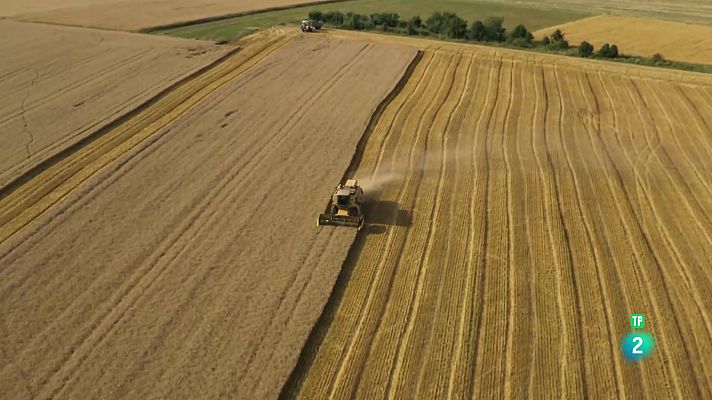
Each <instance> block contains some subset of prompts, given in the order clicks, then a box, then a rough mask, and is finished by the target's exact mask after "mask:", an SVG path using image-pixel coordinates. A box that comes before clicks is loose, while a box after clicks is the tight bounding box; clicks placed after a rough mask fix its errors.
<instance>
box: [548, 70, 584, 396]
mask: <svg viewBox="0 0 712 400" xmlns="http://www.w3.org/2000/svg"><path fill="white" fill-rule="evenodd" d="M551 68H552V69H555V68H556V65H554V66H552V67H551ZM542 74H544V70H543V69H542ZM542 80H543V82H544V86H543V88H544V97H545V99H546V102H547V104H548V103H549V97H550V96H549V89H548V88H547V85H546V83H547V80H546V78H545V76H544V75H542ZM557 94H558V95H559V96H560V95H561V94H560V93H557ZM557 103H558V106H559V107H558V113H557V114H558V117H556V120H557V121H558V124H557V125H555V127H556V128H558V129H559V130H561V129H562V127H561V123H562V122H561V119H562V114H563V110H562V106H563V104H562V103H561V100H560V99H559V101H558V102H557ZM546 114H547V115H546V118H548V115H549V108H548V107H547V112H546ZM549 136H551V132H550V130H549V127H548V125H546V124H545V129H544V132H543V138H544V148H545V149H546V159H547V164H548V167H549V171H550V172H551V185H552V186H553V192H554V193H555V196H554V200H555V205H552V208H554V207H555V208H556V218H555V219H556V222H557V225H558V232H557V234H556V236H557V237H556V238H554V234H552V232H554V231H555V229H554V228H553V227H552V225H551V222H552V219H551V218H548V219H549V232H550V241H551V246H552V250H553V252H554V254H555V259H556V273H557V278H556V282H557V293H558V302H559V307H560V309H561V313H562V314H561V321H562V325H565V324H566V322H565V321H571V318H567V317H566V311H565V310H566V307H565V305H564V299H563V296H564V294H563V290H564V284H565V283H568V282H566V281H564V278H563V275H562V270H563V269H564V267H565V268H566V269H567V270H568V271H569V273H571V271H572V269H573V256H572V255H571V244H570V240H569V234H568V231H567V228H566V223H565V221H566V220H565V218H564V214H563V210H562V203H563V200H562V193H561V188H560V185H559V182H558V180H559V178H558V176H559V174H558V173H557V172H556V171H557V169H556V167H555V164H554V161H553V158H552V154H551V153H552V152H551V147H550V144H549V140H548V137H549ZM557 242H558V243H559V244H560V245H557ZM562 253H563V254H562ZM562 264H563V265H562ZM571 279H572V286H573V288H572V289H571V294H570V297H571V298H572V299H573V300H574V301H573V303H574V304H573V307H574V311H573V314H574V317H573V318H575V315H576V310H580V309H581V308H580V306H579V301H578V289H577V287H578V286H577V285H576V282H575V278H574V277H573V276H571ZM569 329H572V330H574V331H579V329H577V328H570V326H569V327H565V328H564V329H563V331H562V334H563V337H564V340H563V346H562V351H561V353H560V357H561V358H560V362H559V365H561V366H562V368H561V375H560V376H561V381H560V385H561V386H560V390H561V395H564V394H565V393H571V392H572V391H573V390H575V388H574V387H567V386H568V385H576V383H575V382H571V383H567V379H568V377H567V372H568V370H569V362H568V360H567V359H566V354H567V349H568V348H569V346H575V347H577V348H578V349H577V350H578V353H579V354H581V355H582V358H585V354H584V353H583V351H582V348H581V347H582V343H581V335H582V334H581V332H580V331H579V332H578V333H577V335H576V336H577V337H578V340H576V338H573V339H572V338H570V337H569V332H568V330H569ZM568 354H571V352H569V353H568ZM579 368H581V365H580V364H579ZM571 376H573V377H574V378H573V379H574V380H578V385H577V386H579V390H581V392H582V395H583V397H587V390H586V380H585V374H584V373H583V372H582V371H581V372H575V371H574V372H573V373H571Z"/></svg>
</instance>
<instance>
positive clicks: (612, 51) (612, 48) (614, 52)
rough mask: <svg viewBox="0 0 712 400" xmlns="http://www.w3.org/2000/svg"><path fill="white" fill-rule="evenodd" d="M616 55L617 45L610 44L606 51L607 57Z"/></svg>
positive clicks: (616, 56)
mask: <svg viewBox="0 0 712 400" xmlns="http://www.w3.org/2000/svg"><path fill="white" fill-rule="evenodd" d="M618 55H619V54H618V46H616V45H615V44H612V45H611V49H610V50H609V51H608V58H618Z"/></svg>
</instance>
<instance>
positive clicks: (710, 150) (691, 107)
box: [673, 85, 712, 160]
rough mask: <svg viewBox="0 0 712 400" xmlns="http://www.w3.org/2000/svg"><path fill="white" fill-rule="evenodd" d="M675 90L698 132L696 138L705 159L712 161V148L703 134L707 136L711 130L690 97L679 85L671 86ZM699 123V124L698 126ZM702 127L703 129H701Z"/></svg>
mask: <svg viewBox="0 0 712 400" xmlns="http://www.w3.org/2000/svg"><path fill="white" fill-rule="evenodd" d="M673 87H674V88H675V90H676V91H677V93H678V95H679V96H678V97H679V98H682V99H683V100H684V101H683V102H682V103H683V104H684V105H685V110H686V111H687V112H688V114H689V115H690V117H692V119H693V120H694V121H695V125H696V126H697V131H698V132H699V134H700V136H699V137H698V139H700V140H699V143H701V144H702V147H703V148H704V149H705V153H706V154H707V159H708V160H709V159H712V147H711V146H710V143H709V140H705V137H704V135H705V132H706V133H707V134H708V135H709V134H711V133H712V129H710V126H709V124H708V123H707V121H706V120H705V119H704V117H703V116H702V113H701V112H700V109H699V108H698V107H697V105H696V104H695V102H693V101H692V100H691V99H690V97H689V96H688V95H687V93H685V91H684V90H682V87H681V86H680V85H674V86H673ZM700 123H701V124H700ZM703 126H704V129H703Z"/></svg>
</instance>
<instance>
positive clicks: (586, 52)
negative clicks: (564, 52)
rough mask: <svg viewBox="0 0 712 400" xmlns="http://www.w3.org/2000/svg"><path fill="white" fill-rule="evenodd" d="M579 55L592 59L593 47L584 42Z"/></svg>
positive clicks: (580, 46)
mask: <svg viewBox="0 0 712 400" xmlns="http://www.w3.org/2000/svg"><path fill="white" fill-rule="evenodd" d="M578 54H579V56H581V57H591V56H592V55H593V45H592V44H591V43H589V42H587V41H585V40H584V41H583V42H581V44H580V45H579V48H578Z"/></svg>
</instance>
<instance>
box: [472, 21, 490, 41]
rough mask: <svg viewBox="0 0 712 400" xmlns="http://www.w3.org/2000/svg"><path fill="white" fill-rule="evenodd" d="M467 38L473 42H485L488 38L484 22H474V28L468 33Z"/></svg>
mask: <svg viewBox="0 0 712 400" xmlns="http://www.w3.org/2000/svg"><path fill="white" fill-rule="evenodd" d="M467 36H468V37H469V38H470V39H472V40H476V41H478V42H484V41H485V39H486V37H487V34H486V31H485V24H483V23H482V21H475V22H473V23H472V27H471V28H470V31H469V32H468V34H467Z"/></svg>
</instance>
